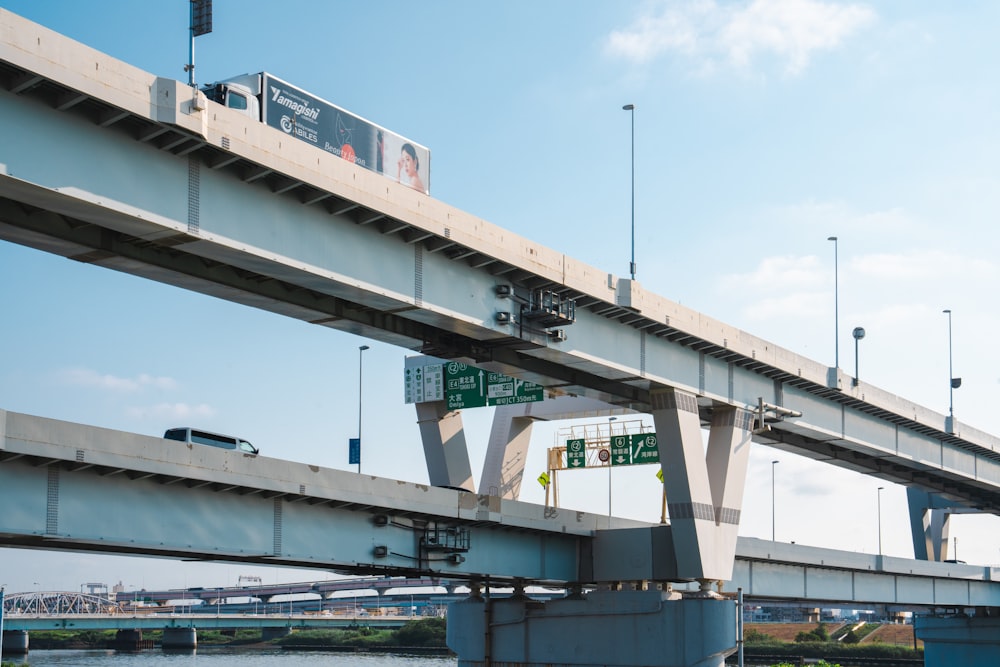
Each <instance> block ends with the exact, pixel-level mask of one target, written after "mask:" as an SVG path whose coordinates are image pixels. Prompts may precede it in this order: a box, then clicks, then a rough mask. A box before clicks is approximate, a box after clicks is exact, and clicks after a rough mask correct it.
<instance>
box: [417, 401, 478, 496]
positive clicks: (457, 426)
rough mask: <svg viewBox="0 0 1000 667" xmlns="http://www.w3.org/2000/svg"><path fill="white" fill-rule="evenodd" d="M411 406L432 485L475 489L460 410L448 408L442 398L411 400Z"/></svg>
mask: <svg viewBox="0 0 1000 667" xmlns="http://www.w3.org/2000/svg"><path fill="white" fill-rule="evenodd" d="M414 407H416V409H417V425H418V426H419V427H420V439H421V440H422V441H423V444H424V459H425V460H426V461H427V476H428V478H429V479H430V483H431V485H432V486H451V487H457V488H462V489H466V490H468V491H475V490H476V486H475V483H474V482H473V479H472V464H471V463H469V449H468V447H467V446H466V443H465V431H464V430H463V429H462V415H461V413H460V412H458V411H457V410H449V409H448V406H447V404H446V403H445V401H432V402H428V403H414Z"/></svg>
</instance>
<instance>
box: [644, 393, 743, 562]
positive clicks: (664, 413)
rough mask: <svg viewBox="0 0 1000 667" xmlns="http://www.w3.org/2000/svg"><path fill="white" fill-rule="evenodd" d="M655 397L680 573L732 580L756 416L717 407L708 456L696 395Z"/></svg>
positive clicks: (660, 394) (674, 394)
mask: <svg viewBox="0 0 1000 667" xmlns="http://www.w3.org/2000/svg"><path fill="white" fill-rule="evenodd" d="M650 398H651V402H652V407H653V421H654V423H655V425H656V435H657V440H658V441H659V447H660V461H661V468H662V471H663V478H664V485H665V488H666V493H667V507H668V510H669V512H670V524H671V526H672V528H673V540H674V554H675V557H676V559H677V573H678V575H679V576H680V577H682V578H691V579H699V580H701V581H702V582H707V581H712V580H718V579H722V580H728V579H731V578H732V573H733V560H734V558H735V556H736V537H737V532H738V528H739V522H740V512H741V509H742V506H743V487H744V485H745V483H746V474H747V465H748V462H749V459H750V443H751V440H750V432H751V429H752V427H753V413H752V412H750V411H748V410H743V409H739V408H733V407H729V406H720V407H717V408H716V409H715V412H714V415H713V418H712V425H711V429H710V431H709V438H708V451H707V453H706V451H705V447H704V445H703V442H702V434H701V422H700V420H699V416H698V404H697V399H696V398H695V396H694V395H693V394H688V393H686V392H683V391H678V390H676V389H659V390H654V391H653V392H651V393H650Z"/></svg>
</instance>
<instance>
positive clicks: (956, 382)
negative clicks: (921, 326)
mask: <svg viewBox="0 0 1000 667" xmlns="http://www.w3.org/2000/svg"><path fill="white" fill-rule="evenodd" d="M941 312H942V313H945V314H946V315H948V429H947V431H948V432H949V433H953V432H954V424H955V421H954V420H955V390H956V389H958V388H959V387H961V386H962V378H957V377H955V371H954V369H953V367H952V365H951V310H950V309H945V310H942V311H941Z"/></svg>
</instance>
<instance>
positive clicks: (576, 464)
mask: <svg viewBox="0 0 1000 667" xmlns="http://www.w3.org/2000/svg"><path fill="white" fill-rule="evenodd" d="M566 467H567V468H586V467H587V441H586V440H583V439H582V438H581V439H579V440H567V441H566Z"/></svg>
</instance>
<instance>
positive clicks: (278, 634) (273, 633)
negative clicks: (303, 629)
mask: <svg viewBox="0 0 1000 667" xmlns="http://www.w3.org/2000/svg"><path fill="white" fill-rule="evenodd" d="M290 634H292V629H291V628H290V627H289V626H287V625H283V626H281V627H276V628H261V629H260V640H261V641H264V642H269V641H271V640H272V639H281V638H282V637H287V636H288V635H290Z"/></svg>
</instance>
